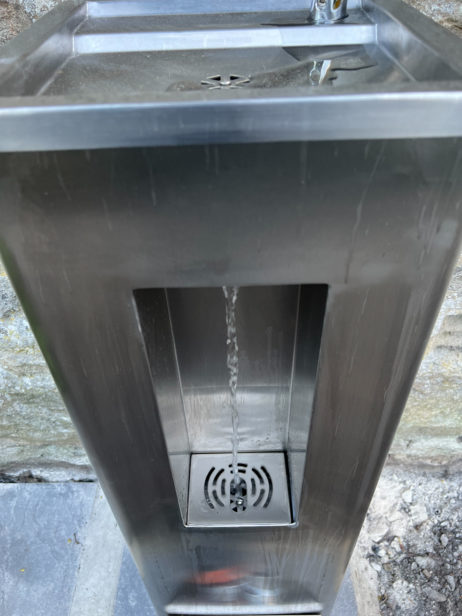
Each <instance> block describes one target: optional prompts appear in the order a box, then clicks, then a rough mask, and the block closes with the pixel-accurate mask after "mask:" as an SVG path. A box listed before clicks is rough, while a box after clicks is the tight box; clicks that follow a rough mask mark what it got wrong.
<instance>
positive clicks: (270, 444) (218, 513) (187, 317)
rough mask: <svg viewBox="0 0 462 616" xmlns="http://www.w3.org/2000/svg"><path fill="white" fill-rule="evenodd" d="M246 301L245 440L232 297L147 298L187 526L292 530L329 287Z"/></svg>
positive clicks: (138, 295) (242, 290)
mask: <svg viewBox="0 0 462 616" xmlns="http://www.w3.org/2000/svg"><path fill="white" fill-rule="evenodd" d="M236 292H237V296H236V302H235V307H234V311H235V312H234V314H235V332H236V340H235V342H237V347H238V349H237V360H238V363H237V388H236V407H237V413H238V428H237V431H236V430H234V435H233V421H232V404H231V389H230V374H229V365H228V364H229V361H228V360H229V356H228V353H229V345H230V341H229V336H228V333H229V332H228V330H227V320H226V314H227V313H226V298H225V294H224V291H223V289H222V288H220V287H214V288H182V289H141V290H136V291H135V300H136V306H137V310H138V315H139V322H140V327H141V330H142V334H143V338H144V342H145V347H146V353H147V358H148V361H149V365H150V370H151V374H152V382H153V387H154V392H155V396H156V400H157V405H158V411H159V414H160V419H161V423H162V426H163V431H164V437H165V441H166V446H167V450H168V454H169V460H170V465H171V470H172V475H173V478H174V482H175V487H176V492H177V496H178V503H179V506H180V510H181V513H182V517H183V521H184V523H185V524H186V525H187V526H234V525H237V526H255V525H265V526H268V525H270V526H272V525H284V526H285V525H290V524H294V523H296V521H297V509H298V504H299V500H300V494H301V489H302V482H303V479H302V478H303V471H304V465H305V456H306V449H307V444H308V433H309V426H310V418H311V410H312V405H313V397H314V391H315V381H316V369H317V363H318V355H319V348H320V342H321V332H322V325H323V318H324V312H325V305H326V298H327V285H283V286H282V285H279V286H254V287H237V288H236ZM236 432H237V439H238V456H237V472H238V477H239V480H238V482H239V490H238V491H236V483H235V481H234V476H233V453H232V451H233V438H236Z"/></svg>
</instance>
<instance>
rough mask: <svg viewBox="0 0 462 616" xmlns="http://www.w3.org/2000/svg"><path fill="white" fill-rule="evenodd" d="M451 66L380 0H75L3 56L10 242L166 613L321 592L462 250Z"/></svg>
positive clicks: (437, 45) (346, 542) (363, 506)
mask: <svg viewBox="0 0 462 616" xmlns="http://www.w3.org/2000/svg"><path fill="white" fill-rule="evenodd" d="M461 75H462V52H461V44H460V41H459V40H457V39H455V38H454V37H453V36H451V35H450V34H448V33H446V32H444V31H442V30H441V29H440V28H438V27H437V26H435V25H434V24H432V23H430V22H429V21H427V20H426V19H425V18H424V17H422V16H420V15H419V14H417V13H416V12H414V11H413V10H412V9H410V8H409V7H407V6H405V5H404V4H401V3H400V2H398V1H397V0H376V1H371V0H364V2H359V1H357V0H350V2H349V4H348V7H346V3H345V2H342V1H340V2H338V1H332V0H326V1H325V2H322V1H321V0H317V1H315V0H310V2H305V1H302V0H285V1H284V2H281V3H278V2H275V1H273V0H258V1H255V2H253V3H252V4H250V3H246V2H244V1H243V0H235V1H234V2H232V3H228V2H226V1H225V0H216V1H215V2H214V3H213V5H212V3H206V2H201V1H197V2H195V3H192V2H189V1H188V0H172V1H169V2H167V1H165V2H164V1H163V0H159V1H156V2H146V1H144V0H120V1H117V0H114V1H113V0H105V1H89V2H80V1H71V2H66V3H64V4H63V5H62V6H60V7H58V8H57V9H55V10H54V11H52V12H51V13H50V14H49V15H48V16H47V17H46V18H44V19H43V20H40V21H39V22H37V23H36V24H34V26H33V27H32V28H31V29H30V31H29V32H26V33H24V34H22V35H20V36H19V37H18V38H17V39H16V40H15V41H13V42H12V43H11V44H9V45H8V46H7V47H6V48H5V50H4V51H3V52H2V53H1V54H0V149H1V151H2V154H1V155H0V195H1V201H0V248H1V251H2V258H3V260H4V262H5V265H6V267H7V269H8V272H9V275H10V277H11V279H12V281H13V283H14V285H15V288H16V291H17V293H18V295H19V297H20V299H21V301H22V304H23V306H24V310H25V312H26V314H27V316H28V318H29V320H30V323H31V325H32V328H33V329H34V332H35V334H36V337H37V340H38V342H39V344H40V346H41V348H42V351H43V353H44V355H45V357H46V359H47V361H48V364H49V366H50V369H51V371H52V373H53V376H54V378H55V380H56V383H57V385H58V387H59V389H60V391H61V393H62V395H63V398H64V400H65V402H66V404H67V407H68V409H69V412H70V414H71V416H72V418H73V421H74V423H75V425H76V426H77V428H78V430H79V433H80V435H81V437H82V441H83V442H84V444H85V447H86V449H87V451H88V454H89V456H90V458H91V461H92V463H93V465H94V467H95V470H96V472H97V474H98V477H99V479H100V481H101V484H102V486H103V489H104V491H105V494H106V496H107V498H108V500H109V502H110V504H111V506H112V508H113V511H114V513H115V515H116V517H117V520H118V522H119V525H120V527H121V529H122V531H123V533H124V535H125V538H126V540H127V543H128V545H129V546H130V549H131V551H132V554H133V556H134V558H135V560H136V562H137V565H138V567H139V570H140V572H141V574H142V576H143V579H144V581H145V583H146V586H147V588H148V590H149V592H150V595H151V598H152V600H153V603H154V604H155V606H156V608H157V610H158V613H159V614H164V613H168V614H184V615H197V616H200V615H205V614H214V615H220V614H223V615H224V614H247V615H250V614H262V615H263V614H280V615H282V614H292V615H296V614H320V613H322V614H323V615H327V614H329V612H330V610H331V607H332V605H333V601H334V598H335V594H336V590H337V588H338V586H339V583H340V581H341V578H342V575H343V572H344V570H345V568H346V565H347V563H348V559H349V557H350V554H351V551H352V548H353V545H354V542H355V539H356V537H357V534H358V532H359V529H360V527H361V524H362V520H363V518H364V515H365V512H366V510H367V507H368V504H369V501H370V498H371V495H372V493H373V491H374V487H375V484H376V481H377V478H378V476H379V473H380V470H381V467H382V464H383V462H384V460H385V456H386V454H387V450H388V447H389V444H390V442H391V439H392V437H393V433H394V430H395V428H396V425H397V423H398V421H399V417H400V414H401V412H402V409H403V406H404V404H405V400H406V397H407V394H408V392H409V389H410V386H411V384H412V380H413V377H414V375H415V372H416V370H417V367H418V364H419V360H420V357H421V355H422V352H423V350H424V347H425V341H426V338H427V336H428V334H429V331H430V329H431V325H432V322H433V319H434V317H435V314H436V312H437V310H438V306H439V302H440V300H441V297H442V295H443V293H444V290H445V287H446V284H447V280H448V277H449V275H450V272H451V268H452V263H453V261H454V258H455V257H456V255H457V251H458V245H459V239H460V233H461V209H460V200H461V183H462V168H461V167H462V162H461V161H462V156H461V141H460V137H461V135H462V121H461V117H462V82H461ZM223 286H227V287H237V288H238V295H237V300H236V302H235V306H234V310H235V312H234V315H233V318H235V334H236V339H234V338H233V336H234V334H233V333H232V331H234V330H232V328H230V322H229V319H228V322H227V319H226V314H227V312H226V306H227V304H226V301H227V300H226V298H225V296H224V293H223V289H222V287H223ZM228 312H229V311H228ZM228 316H229V314H228ZM230 332H231V333H230ZM236 349H237V350H236ZM233 350H234V352H235V357H234V359H236V358H237V361H238V371H237V372H236V373H235V374H234V377H236V375H237V380H236V381H233V382H234V383H235V384H236V383H237V387H236V388H235V394H236V408H237V411H238V420H239V427H238V430H237V439H238V444H239V451H238V457H237V466H235V465H234V464H233V438H234V441H235V442H237V440H236V438H235V437H236V434H234V437H233V422H232V417H231V410H230V400H231V397H232V391H233V390H232V387H231V388H230V374H231V373H230V370H232V369H234V368H233V365H235V364H233V362H232V361H230V352H231V351H233ZM230 366H231V368H230ZM231 376H232V375H231ZM234 377H233V378H234ZM235 423H236V422H235ZM236 468H237V471H236ZM233 471H234V472H233ZM237 477H239V481H237Z"/></svg>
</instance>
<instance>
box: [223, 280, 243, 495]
mask: <svg viewBox="0 0 462 616" xmlns="http://www.w3.org/2000/svg"><path fill="white" fill-rule="evenodd" d="M238 293H239V287H223V294H224V296H225V300H226V365H227V367H228V386H229V398H230V400H229V405H230V409H231V421H232V426H233V436H232V451H233V458H232V464H233V466H232V470H233V478H234V488H236V487H237V486H238V485H239V484H240V481H241V480H240V476H239V472H238V463H237V454H238V449H239V411H238V408H237V395H236V392H237V379H238V376H239V357H238V348H239V347H238V344H237V329H236V302H237V296H238Z"/></svg>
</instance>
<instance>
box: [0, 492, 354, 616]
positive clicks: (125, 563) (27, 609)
mask: <svg viewBox="0 0 462 616" xmlns="http://www.w3.org/2000/svg"><path fill="white" fill-rule="evenodd" d="M0 554H1V555H2V556H1V558H0V614H1V615H2V616H154V610H153V608H152V607H151V604H150V601H149V599H148V596H147V593H146V591H145V589H144V586H143V583H142V581H141V578H140V576H139V574H138V571H137V569H136V567H135V565H134V563H133V560H132V558H131V556H130V554H129V552H128V550H127V548H126V547H125V545H124V542H123V539H122V536H121V534H120V531H119V529H118V527H117V525H116V523H115V520H114V517H113V516H112V513H111V511H110V509H109V507H108V505H107V503H106V501H105V499H104V497H103V495H102V492H101V490H100V488H99V486H98V484H96V483H71V482H69V483H15V484H13V483H0ZM332 616H357V610H356V603H355V598H354V594H353V589H352V585H351V582H350V580H349V578H348V577H347V578H346V579H345V581H344V584H343V586H342V589H341V592H340V594H339V597H338V600H337V604H336V607H335V610H334V613H333V615H332Z"/></svg>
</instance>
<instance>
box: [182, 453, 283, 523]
mask: <svg viewBox="0 0 462 616" xmlns="http://www.w3.org/2000/svg"><path fill="white" fill-rule="evenodd" d="M239 458H240V460H241V461H240V462H238V469H239V482H236V481H235V478H234V476H233V467H232V456H231V454H194V455H192V456H191V472H190V484H189V503H188V525H198V526H208V525H212V526H214V525H220V526H232V525H237V526H240V525H255V524H257V525H258V524H265V525H266V524H271V525H273V524H274V525H277V524H290V523H291V514H290V505H289V494H288V485H287V474H286V467H285V458H284V454H283V453H280V452H271V453H244V454H239Z"/></svg>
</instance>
